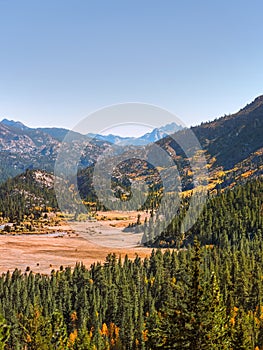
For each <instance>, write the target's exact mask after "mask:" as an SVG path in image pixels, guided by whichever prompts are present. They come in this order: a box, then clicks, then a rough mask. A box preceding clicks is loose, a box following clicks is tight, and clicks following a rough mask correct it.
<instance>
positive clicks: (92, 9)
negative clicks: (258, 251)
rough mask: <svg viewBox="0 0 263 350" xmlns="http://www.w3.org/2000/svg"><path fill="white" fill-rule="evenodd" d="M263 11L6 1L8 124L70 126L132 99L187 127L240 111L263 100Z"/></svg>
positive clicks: (219, 4) (0, 27) (0, 23)
mask: <svg viewBox="0 0 263 350" xmlns="http://www.w3.org/2000/svg"><path fill="white" fill-rule="evenodd" d="M262 13H263V2H262V1H260V0H258V1H253V0H251V1H243V0H228V1H226V0H221V1H211V0H209V1H203V0H199V1H196V0H191V1H190V0H185V1H182V0H180V1H178V0H173V1H166V0H162V1H161V0H160V1H154V0H152V1H144V0H140V1H137V0H134V1H124V0H121V1H114V0H111V1H109V0H105V1H100V0H98V1H89V0H85V1H84V0H83V1H81V0H76V1H73V0H72V1H68V0H63V1H60V0H44V1H41V0H31V1H30V0H23V1H21V0H17V1H16V0H0V118H9V119H14V120H20V121H22V122H24V123H25V124H27V125H29V126H63V127H67V128H71V127H73V126H74V125H75V124H76V123H77V122H78V121H80V120H81V119H82V118H84V117H86V116H87V115H89V114H90V113H91V112H93V111H95V110H97V109H99V108H102V107H105V106H107V105H112V104H115V103H124V102H143V103H150V104H154V105H157V106H160V107H162V108H165V109H167V110H169V111H171V112H172V113H174V114H175V115H177V116H178V117H179V118H180V119H181V120H183V121H184V123H185V124H187V125H195V124H198V123H200V122H201V121H205V120H212V119H214V118H215V117H219V116H221V115H224V114H225V113H226V114H228V113H230V112H235V111H237V110H238V109H239V108H241V107H243V106H244V105H245V104H246V103H248V102H250V101H251V100H253V99H254V98H255V97H256V96H257V95H260V94H263V88H262V85H263V64H262V62H263V45H262V38H263V24H262ZM163 122H164V121H163V120H160V121H155V124H156V123H159V124H160V125H161V124H163ZM92 123H94V124H95V123H96V120H94V121H92ZM92 123H91V131H92Z"/></svg>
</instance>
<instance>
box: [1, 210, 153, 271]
mask: <svg viewBox="0 0 263 350" xmlns="http://www.w3.org/2000/svg"><path fill="white" fill-rule="evenodd" d="M113 214H114V213H113ZM113 214H112V216H111V217H110V218H109V217H107V218H106V220H104V221H94V222H74V223H70V226H68V227H65V228H64V229H65V230H66V229H73V230H74V231H75V233H70V234H65V233H64V234H63V233H59V234H57V235H17V236H12V235H1V236H0V273H2V272H6V271H7V270H14V269H15V268H18V269H21V270H22V272H24V271H25V270H26V268H27V267H28V266H29V267H30V269H31V270H32V271H33V272H41V273H46V274H48V273H50V271H51V270H52V269H58V268H59V267H60V266H61V265H63V266H64V267H66V266H74V265H75V264H76V262H83V263H84V264H85V265H87V266H89V265H90V264H92V263H94V262H96V261H101V262H103V261H104V260H105V257H106V256H107V254H109V253H111V252H115V253H116V254H117V255H118V256H119V255H122V256H125V254H128V256H129V257H130V258H134V257H135V255H136V254H138V255H139V256H141V257H145V256H146V255H149V254H150V253H151V249H150V248H144V247H140V246H139V242H140V239H141V234H134V233H125V232H123V231H122V230H123V227H124V226H127V223H129V222H134V221H136V219H137V213H132V214H130V213H129V217H127V219H125V220H114V215H113ZM109 215H110V214H109ZM124 216H127V213H126V215H125V214H124ZM108 219H110V220H108ZM60 230H63V227H60Z"/></svg>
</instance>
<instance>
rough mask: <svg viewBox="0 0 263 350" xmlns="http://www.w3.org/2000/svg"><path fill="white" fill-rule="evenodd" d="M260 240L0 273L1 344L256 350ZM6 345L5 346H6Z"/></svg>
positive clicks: (262, 290) (262, 299)
mask: <svg viewBox="0 0 263 350" xmlns="http://www.w3.org/2000/svg"><path fill="white" fill-rule="evenodd" d="M262 256H263V244H262V238H261V236H259V235H258V234H256V235H255V236H254V237H253V239H246V238H242V239H241V241H240V242H239V244H234V245H233V246H230V245H226V246H225V247H224V248H221V247H220V248H219V247H216V246H214V247H213V246H211V245H209V246H206V247H203V248H202V249H200V246H199V243H198V242H197V241H195V242H194V245H193V246H192V247H189V248H188V249H186V250H181V251H179V252H176V251H163V252H161V251H160V250H158V251H155V252H153V253H152V254H151V256H150V257H149V258H146V259H145V260H141V259H140V258H139V257H137V258H136V259H135V260H134V261H131V260H129V259H127V258H125V259H124V260H120V259H119V258H118V257H116V256H115V255H114V254H111V255H109V256H108V257H107V258H106V260H105V263H104V265H101V264H94V265H92V266H91V268H90V269H87V268H86V267H84V266H82V265H77V266H76V268H75V269H74V270H70V268H63V267H61V268H60V271H57V272H55V271H54V272H52V273H51V276H44V275H39V274H36V275H34V274H32V273H27V274H23V273H21V272H19V271H17V270H16V271H15V272H14V273H13V274H10V273H7V274H5V275H3V276H2V277H1V278H0V312H1V314H2V317H1V318H0V347H1V348H2V349H12V350H14V349H36V350H44V349H60V350H62V349H64V350H65V349H83V350H91V349H92V350H95V349H100V350H106V349H115V350H116V349H122V350H123V349H127V350H135V349H149V350H150V349H178V350H182V349H215V350H218V349H226V350H230V349H232V350H241V349H244V350H245V349H246V350H248V349H253V350H254V349H257V350H258V349H261V348H262V347H263V324H262V322H263V321H262V320H263V309H262V303H263V286H262V276H263V260H262ZM4 344H5V345H4Z"/></svg>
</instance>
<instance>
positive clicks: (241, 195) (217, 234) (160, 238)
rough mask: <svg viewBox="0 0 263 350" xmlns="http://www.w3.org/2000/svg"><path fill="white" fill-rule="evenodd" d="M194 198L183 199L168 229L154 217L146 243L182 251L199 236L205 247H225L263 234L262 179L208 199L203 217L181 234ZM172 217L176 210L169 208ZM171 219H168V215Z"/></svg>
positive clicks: (150, 223) (148, 229)
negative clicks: (190, 203) (207, 245)
mask: <svg viewBox="0 0 263 350" xmlns="http://www.w3.org/2000/svg"><path fill="white" fill-rule="evenodd" d="M190 200H191V197H185V198H183V199H182V205H181V208H180V210H179V212H178V214H177V215H176V216H175V218H174V219H173V220H172V222H171V224H170V225H169V226H168V227H167V228H166V227H165V224H166V223H165V222H162V220H158V219H157V222H156V220H155V218H154V217H152V218H151V219H150V222H149V223H148V224H147V225H145V227H144V231H145V238H144V240H145V242H146V244H147V245H149V246H155V247H178V248H179V247H182V246H186V245H187V244H188V243H191V242H193V239H194V236H197V237H198V239H199V240H200V242H201V243H202V244H204V245H205V244H212V245H219V246H221V247H225V246H226V245H227V244H229V243H230V244H236V243H237V242H240V241H241V240H242V238H247V239H253V237H254V236H255V235H258V236H259V237H262V234H263V179H262V178H258V179H256V180H253V181H249V182H247V183H245V184H244V185H239V186H236V187H235V188H233V189H228V190H226V191H222V192H221V191H219V193H218V194H217V195H213V196H211V195H209V196H208V200H207V202H206V204H205V205H204V209H203V211H202V213H201V215H200V216H199V217H198V220H197V222H196V223H195V224H194V226H193V227H192V228H191V229H190V230H189V231H188V232H186V233H181V232H182V231H181V225H182V223H183V221H184V218H185V214H186V212H187V210H188V208H189V202H190ZM167 211H170V212H171V215H172V213H173V208H171V206H170V207H169V206H167ZM168 216H169V215H168Z"/></svg>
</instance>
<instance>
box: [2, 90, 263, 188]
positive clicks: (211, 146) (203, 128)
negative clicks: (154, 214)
mask: <svg viewBox="0 0 263 350" xmlns="http://www.w3.org/2000/svg"><path fill="white" fill-rule="evenodd" d="M178 129H180V130H178ZM174 130H175V135H176V138H178V139H180V138H182V139H186V138H187V137H188V133H189V132H194V134H195V135H196V137H197V138H198V140H199V142H200V144H201V146H202V149H203V152H204V154H205V155H206V159H207V163H208V171H209V189H213V188H219V187H220V188H224V187H229V186H233V185H235V184H236V183H240V182H242V181H246V179H247V178H253V177H257V176H261V175H262V173H263V138H262V135H263V96H259V97H257V98H256V99H255V100H254V101H253V102H251V103H250V104H248V105H247V106H245V107H244V108H242V109H241V110H240V111H239V112H238V113H235V114H231V115H227V116H224V117H221V118H218V119H215V120H214V121H212V122H207V123H202V124H201V125H199V126H196V127H192V128H191V129H182V128H181V127H180V126H178V125H176V124H174V123H172V124H168V125H167V126H165V127H161V128H158V129H154V130H153V131H152V132H150V133H147V134H145V135H143V136H142V137H140V138H122V137H117V136H114V135H108V136H106V137H105V136H102V135H97V136H96V138H94V135H93V136H92V135H88V136H89V137H93V140H92V143H89V138H88V137H87V136H84V135H81V134H79V133H72V134H71V140H70V144H69V146H68V147H69V149H68V152H71V151H72V147H74V148H76V149H79V150H83V148H84V150H85V151H84V153H83V155H82V157H81V160H80V168H81V169H83V170H82V172H81V174H80V177H81V179H82V180H81V183H82V184H83V183H85V179H84V177H85V172H86V171H85V169H86V168H87V169H89V168H90V167H91V166H92V164H93V163H94V161H96V159H97V157H98V156H99V155H100V154H101V153H102V152H103V150H104V149H105V148H106V147H107V146H108V145H109V144H110V143H115V144H117V145H118V144H122V143H124V144H128V145H129V144H130V142H131V143H132V146H130V147H135V146H134V144H136V145H141V144H143V145H144V144H146V146H145V147H148V146H147V144H148V143H149V142H153V141H155V142H157V143H158V144H159V145H160V146H161V147H162V148H163V149H165V150H167V152H169V154H170V155H171V157H173V158H174V161H175V163H176V164H178V165H179V167H180V169H181V170H180V171H181V173H182V174H186V175H185V176H184V178H183V182H184V184H183V185H184V186H183V187H184V188H185V189H190V188H191V177H190V176H188V175H187V174H190V173H191V169H190V168H189V162H187V159H186V156H185V154H183V153H182V150H181V149H180V147H179V146H178V144H176V142H175V141H174V139H173V138H171V137H169V136H166V135H167V134H171V133H173V131H174ZM67 133H68V130H67V129H63V128H36V129H34V128H29V127H27V126H25V125H24V124H22V123H20V122H15V121H12V120H7V119H4V120H2V122H1V123H0V162H1V167H0V182H3V181H5V180H6V179H7V178H10V177H11V178H12V177H14V176H16V175H18V174H21V173H23V172H24V171H25V170H26V169H39V170H45V171H48V172H50V173H52V172H53V169H54V164H55V161H56V157H57V154H58V150H59V147H60V146H61V141H62V140H63V139H64V137H65V136H66V135H67ZM163 136H164V137H163ZM162 137H163V138H162ZM83 145H86V146H85V147H84V146H83ZM143 147H144V146H143ZM122 169H123V171H124V172H126V173H125V174H124V175H125V176H126V177H129V176H130V175H131V176H132V178H136V176H140V175H141V176H147V174H146V171H145V169H140V166H139V165H138V162H137V161H134V162H131V163H130V164H129V165H127V166H124V165H122ZM87 173H89V174H90V173H91V171H90V170H88V171H87ZM117 173H118V171H117ZM118 176H121V175H120V174H119V173H118ZM88 182H89V181H88ZM89 183H90V182H89ZM83 192H85V193H86V192H87V191H86V190H85V191H83Z"/></svg>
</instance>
